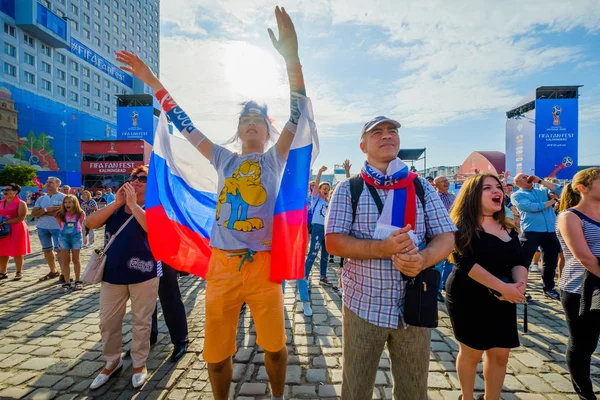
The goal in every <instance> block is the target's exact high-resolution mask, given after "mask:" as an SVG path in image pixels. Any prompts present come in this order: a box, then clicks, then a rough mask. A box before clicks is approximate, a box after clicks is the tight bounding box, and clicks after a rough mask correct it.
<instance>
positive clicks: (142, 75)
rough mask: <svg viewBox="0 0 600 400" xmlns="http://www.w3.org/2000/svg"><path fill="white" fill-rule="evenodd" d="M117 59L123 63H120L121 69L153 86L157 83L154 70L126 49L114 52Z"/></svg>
mask: <svg viewBox="0 0 600 400" xmlns="http://www.w3.org/2000/svg"><path fill="white" fill-rule="evenodd" d="M115 54H116V56H117V61H118V62H120V63H123V64H125V65H121V66H120V67H119V68H121V69H122V70H123V71H126V72H129V73H131V74H133V75H135V76H136V77H137V78H138V79H139V80H141V81H142V82H144V83H145V84H146V85H148V86H150V87H152V89H154V88H155V86H156V84H157V83H159V84H160V82H159V80H158V78H157V77H156V75H154V72H152V70H151V69H150V67H148V65H146V63H145V62H144V61H142V59H141V58H140V57H139V56H138V55H137V54H133V53H131V52H129V51H127V50H121V51H118V52H116V53H115Z"/></svg>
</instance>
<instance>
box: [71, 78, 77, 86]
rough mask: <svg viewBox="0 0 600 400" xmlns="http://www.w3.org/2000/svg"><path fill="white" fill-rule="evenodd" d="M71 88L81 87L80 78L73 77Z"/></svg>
mask: <svg viewBox="0 0 600 400" xmlns="http://www.w3.org/2000/svg"><path fill="white" fill-rule="evenodd" d="M71 86H77V87H79V78H78V77H76V76H71Z"/></svg>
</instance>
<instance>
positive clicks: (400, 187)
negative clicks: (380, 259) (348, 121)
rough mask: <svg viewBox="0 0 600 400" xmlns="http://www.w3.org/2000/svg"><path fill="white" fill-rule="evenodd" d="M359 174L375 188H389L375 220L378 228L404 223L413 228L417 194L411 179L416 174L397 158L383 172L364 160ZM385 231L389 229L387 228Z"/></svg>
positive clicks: (403, 224)
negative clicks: (378, 215) (379, 214)
mask: <svg viewBox="0 0 600 400" xmlns="http://www.w3.org/2000/svg"><path fill="white" fill-rule="evenodd" d="M361 176H362V178H363V179H364V180H365V182H366V183H367V185H371V186H373V187H375V188H377V189H383V190H391V192H390V193H389V194H388V195H387V197H386V200H385V204H384V206H383V211H382V213H381V216H380V217H379V219H378V221H377V225H378V228H377V229H383V228H384V227H390V226H391V227H395V228H403V227H405V226H406V225H408V224H410V226H411V227H412V228H413V229H414V228H415V223H416V221H417V194H416V190H415V185H414V184H413V181H414V180H415V179H417V177H418V175H417V174H415V173H414V172H410V171H409V169H408V166H407V165H406V164H404V163H403V162H402V160H400V159H399V158H396V159H394V160H393V161H391V162H390V164H389V165H388V168H387V171H386V173H385V174H383V173H381V172H380V171H379V170H377V169H376V168H373V167H372V166H370V165H369V164H368V163H367V162H366V161H365V165H364V166H363V168H362V170H361ZM387 231H391V229H388V230H387Z"/></svg>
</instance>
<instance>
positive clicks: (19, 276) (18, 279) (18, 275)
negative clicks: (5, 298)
mask: <svg viewBox="0 0 600 400" xmlns="http://www.w3.org/2000/svg"><path fill="white" fill-rule="evenodd" d="M21 279H23V274H22V273H20V272H17V273H16V274H15V279H14V280H15V281H20V280H21Z"/></svg>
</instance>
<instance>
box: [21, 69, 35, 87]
mask: <svg viewBox="0 0 600 400" xmlns="http://www.w3.org/2000/svg"><path fill="white" fill-rule="evenodd" d="M24 74H25V82H27V83H31V84H32V85H35V75H34V74H32V73H31V72H27V71H25V72H24Z"/></svg>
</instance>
